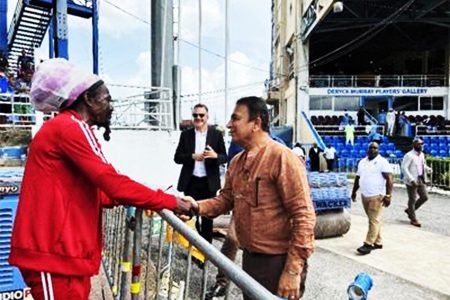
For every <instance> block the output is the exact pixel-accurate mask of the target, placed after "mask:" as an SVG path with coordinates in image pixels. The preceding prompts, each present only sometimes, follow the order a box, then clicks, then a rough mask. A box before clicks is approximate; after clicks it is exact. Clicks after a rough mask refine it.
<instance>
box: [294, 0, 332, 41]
mask: <svg viewBox="0 0 450 300" xmlns="http://www.w3.org/2000/svg"><path fill="white" fill-rule="evenodd" d="M333 1H334V0H312V1H311V3H310V4H309V5H307V6H306V8H305V10H304V13H303V15H302V20H301V22H300V37H301V39H302V42H305V41H306V40H307V39H308V37H309V36H310V34H311V32H312V31H313V30H314V28H315V27H316V26H317V24H318V23H319V22H320V21H321V20H322V19H323V18H324V17H325V16H326V15H327V14H328V12H329V11H330V10H331V8H332V6H333Z"/></svg>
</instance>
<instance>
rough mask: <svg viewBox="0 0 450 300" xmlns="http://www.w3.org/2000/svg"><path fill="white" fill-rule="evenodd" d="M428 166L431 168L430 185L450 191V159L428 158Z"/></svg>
mask: <svg viewBox="0 0 450 300" xmlns="http://www.w3.org/2000/svg"><path fill="white" fill-rule="evenodd" d="M427 165H428V166H429V167H430V168H431V172H430V176H429V178H428V182H429V184H430V185H431V186H432V187H437V188H441V189H444V190H450V159H449V158H434V157H428V158H427Z"/></svg>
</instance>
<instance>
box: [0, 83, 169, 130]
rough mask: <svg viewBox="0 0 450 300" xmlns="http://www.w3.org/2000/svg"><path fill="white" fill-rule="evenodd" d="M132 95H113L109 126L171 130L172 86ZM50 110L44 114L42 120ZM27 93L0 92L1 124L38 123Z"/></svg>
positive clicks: (47, 116)
mask: <svg viewBox="0 0 450 300" xmlns="http://www.w3.org/2000/svg"><path fill="white" fill-rule="evenodd" d="M151 89H152V92H142V91H139V93H138V94H137V95H135V96H133V97H128V98H125V99H123V98H118V99H114V103H113V107H114V111H113V115H112V118H111V128H114V129H155V130H172V129H173V128H174V121H173V103H172V98H171V90H170V89H167V88H151ZM52 116H53V114H44V115H43V120H47V119H49V118H51V117H52ZM39 118H40V116H39V117H38V120H36V113H35V111H34V108H33V106H32V104H31V103H30V97H29V95H28V94H0V127H31V126H33V125H36V123H40V119H39Z"/></svg>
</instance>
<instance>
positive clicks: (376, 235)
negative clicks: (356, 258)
mask: <svg viewBox="0 0 450 300" xmlns="http://www.w3.org/2000/svg"><path fill="white" fill-rule="evenodd" d="M378 151H379V145H378V143H377V142H371V143H370V144H369V148H368V151H367V156H366V157H365V158H363V159H362V160H361V161H360V162H359V164H358V171H357V173H356V177H355V183H354V184H353V191H352V200H353V202H355V201H356V192H357V191H358V189H361V199H362V203H363V206H364V210H365V212H366V214H367V217H368V218H369V230H368V232H367V236H366V240H365V241H364V244H363V245H362V246H361V247H359V248H358V249H357V251H358V252H359V253H360V254H362V255H365V254H369V253H370V252H371V251H372V250H374V249H382V248H383V244H382V239H381V234H380V227H381V226H380V225H381V222H380V221H381V212H382V211H383V206H385V207H388V206H389V205H390V204H391V197H392V186H393V181H392V167H391V165H390V164H389V162H388V161H387V160H386V159H385V158H384V157H382V156H381V155H379V154H378Z"/></svg>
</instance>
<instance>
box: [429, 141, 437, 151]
mask: <svg viewBox="0 0 450 300" xmlns="http://www.w3.org/2000/svg"><path fill="white" fill-rule="evenodd" d="M430 149H431V150H435V151H437V150H439V145H438V144H435V143H433V144H431V145H430Z"/></svg>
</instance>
